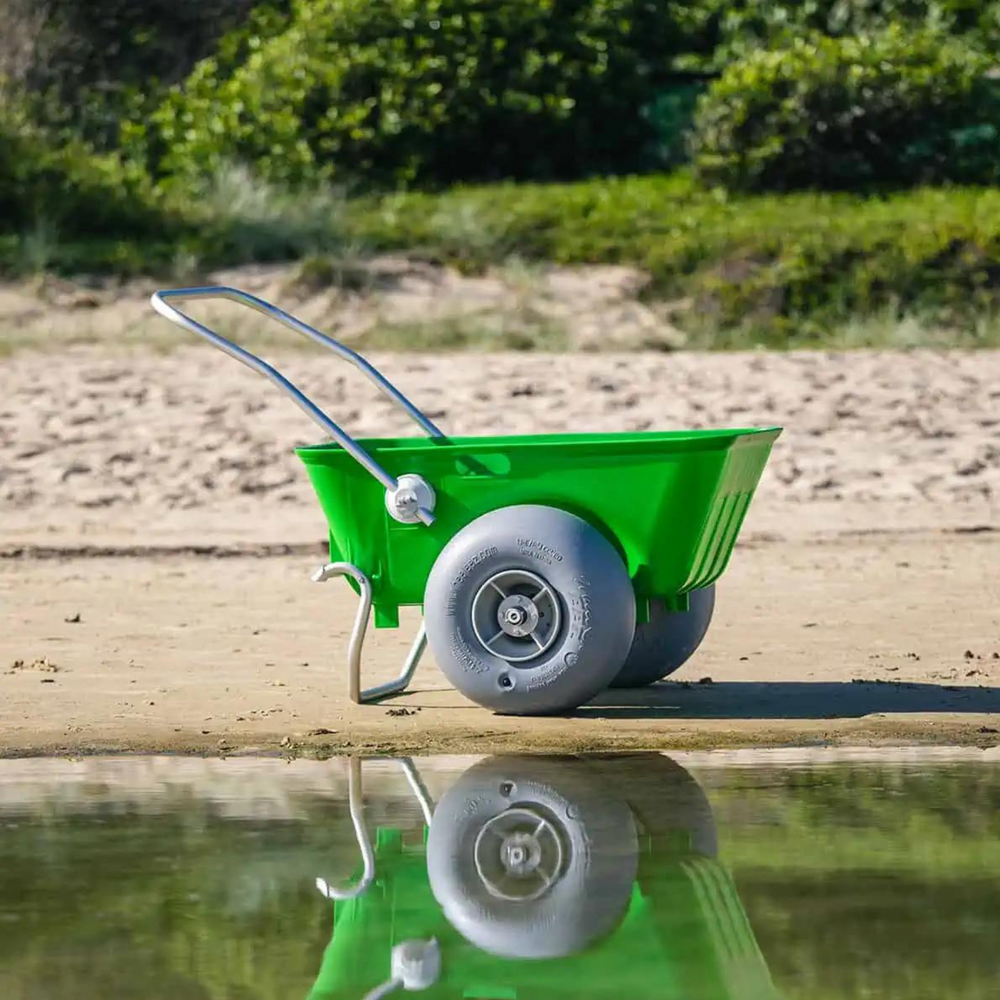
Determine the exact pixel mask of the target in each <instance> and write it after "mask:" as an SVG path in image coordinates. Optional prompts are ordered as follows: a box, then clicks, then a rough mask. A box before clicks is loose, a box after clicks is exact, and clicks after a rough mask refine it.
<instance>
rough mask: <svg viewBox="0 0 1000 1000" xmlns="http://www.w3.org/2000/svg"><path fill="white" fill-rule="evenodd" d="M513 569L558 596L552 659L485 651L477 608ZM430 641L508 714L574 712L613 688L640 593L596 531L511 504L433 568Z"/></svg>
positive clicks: (427, 604) (553, 513) (460, 682)
mask: <svg viewBox="0 0 1000 1000" xmlns="http://www.w3.org/2000/svg"><path fill="white" fill-rule="evenodd" d="M504 570H526V571H527V572H529V573H532V574H534V575H536V576H538V577H539V578H541V580H543V581H544V582H545V583H546V584H547V585H548V587H549V588H551V590H552V591H553V592H554V593H555V595H556V596H557V597H558V599H559V603H560V606H561V607H560V611H561V624H560V631H559V634H558V635H557V636H556V637H555V639H554V640H553V641H552V642H551V643H550V644H549V645H548V646H547V648H546V649H545V650H544V652H542V651H540V652H539V654H538V655H537V656H534V657H533V658H531V659H530V660H526V661H511V660H507V659H504V658H503V657H502V656H499V655H496V654H494V653H491V652H490V651H488V650H487V649H484V647H483V644H482V642H481V641H480V640H479V638H478V637H477V636H476V631H475V628H474V627H473V618H472V605H473V602H474V600H475V597H476V595H477V594H478V593H479V592H480V590H481V588H482V587H483V585H484V584H485V583H486V582H487V581H488V580H489V579H490V578H491V577H493V576H495V575H496V574H498V573H500V572H501V571H504ZM424 622H425V625H426V628H427V641H428V644H429V646H430V648H431V651H432V652H433V654H434V658H435V660H437V663H438V666H440V668H441V670H442V671H443V672H444V674H445V676H446V677H447V678H448V680H449V681H450V682H451V683H452V684H453V685H454V686H455V687H456V688H457V689H458V690H459V691H461V692H462V694H464V695H465V696H466V697H467V698H470V699H472V701H474V702H476V703H477V704H479V705H482V706H483V707H485V708H489V709H492V710H493V711H495V712H500V713H502V714H507V715H543V714H551V713H555V712H565V711H569V710H571V709H574V708H576V707H577V706H578V705H582V704H583V703H584V702H586V701H589V700H590V699H591V698H593V697H594V696H596V695H597V694H599V693H600V692H601V691H602V690H604V689H605V688H606V687H607V686H608V685H609V684H610V683H611V681H612V680H613V679H614V677H615V675H616V674H617V673H618V671H619V670H620V669H621V666H622V664H623V663H624V662H625V657H626V655H627V654H628V650H629V648H630V646H631V644H632V636H633V633H634V631H635V594H634V592H633V590H632V583H631V580H630V579H629V576H628V571H627V570H626V568H625V564H624V563H623V562H622V559H621V557H620V556H619V555H618V553H617V552H616V551H615V548H614V546H613V545H612V544H611V543H610V542H609V541H608V540H607V539H606V538H605V537H604V536H603V535H602V534H601V533H600V532H599V531H598V530H597V529H596V528H594V527H593V526H592V525H590V524H588V523H587V522H586V521H584V520H583V519H582V518H579V517H577V516H576V515H575V514H570V513H568V512H567V511H564V510H558V509H557V508H554V507H544V506H540V505H534V504H525V505H520V506H513V507H503V508H500V509H499V510H495V511H491V512H490V513H488V514H484V515H482V516H481V517H479V518H477V519H476V520H475V521H472V522H471V523H470V524H468V525H466V526H465V528H463V529H462V530H461V531H459V532H458V533H457V534H456V535H455V536H454V537H453V538H452V539H451V541H450V542H449V543H448V544H447V545H446V546H445V548H444V549H443V550H442V552H441V554H440V555H439V556H438V558H437V561H436V562H435V563H434V566H433V568H432V569H431V572H430V575H429V577H428V580H427V588H426V591H425V594H424Z"/></svg>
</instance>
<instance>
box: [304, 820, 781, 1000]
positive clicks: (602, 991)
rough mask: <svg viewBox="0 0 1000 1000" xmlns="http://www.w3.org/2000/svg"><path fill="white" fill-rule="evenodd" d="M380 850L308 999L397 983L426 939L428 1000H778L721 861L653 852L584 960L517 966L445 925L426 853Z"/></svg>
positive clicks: (344, 905)
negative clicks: (400, 961) (396, 970)
mask: <svg viewBox="0 0 1000 1000" xmlns="http://www.w3.org/2000/svg"><path fill="white" fill-rule="evenodd" d="M375 852H376V870H377V875H376V878H375V881H374V882H373V884H372V885H371V886H370V887H369V889H368V891H367V892H366V893H365V894H364V895H362V896H360V897H359V898H357V899H351V900H344V901H339V902H337V903H335V904H334V928H333V938H332V940H331V942H330V944H329V946H328V947H327V949H326V952H325V954H324V957H323V965H322V968H321V970H320V973H319V976H318V978H317V980H316V984H315V986H314V987H313V990H312V992H311V993H310V995H309V1000H357V998H360V997H362V996H364V994H365V993H366V992H367V991H368V990H371V989H372V988H373V987H375V986H377V985H378V984H379V983H381V982H384V981H385V980H387V979H388V978H389V973H390V969H389V955H390V951H391V948H392V946H393V945H395V944H397V943H399V942H400V941H404V940H407V939H414V938H430V937H436V938H437V940H438V942H439V943H440V946H441V954H442V978H441V980H440V981H439V982H438V983H437V984H436V985H434V986H432V987H430V988H429V989H427V990H426V991H424V992H422V993H421V994H420V995H421V996H425V997H427V1000H445V998H462V997H464V998H487V1000H506V998H511V1000H513V998H518V1000H528V998H533V997H538V998H545V997H560V996H562V997H566V998H571V997H572V998H574V1000H575V998H577V997H580V996H581V995H586V996H587V997H588V998H590V997H593V998H597V997H607V998H609V1000H620V998H621V997H636V998H638V997H650V998H653V997H655V998H657V1000H775V997H776V994H775V992H774V989H773V987H772V985H771V981H770V976H769V974H768V971H767V968H766V965H765V964H764V960H763V957H762V956H761V954H760V951H759V949H758V947H757V944H756V942H755V940H754V937H753V932H752V931H751V929H750V926H749V924H748V923H747V920H746V916H745V914H744V912H743V908H742V906H741V904H740V901H739V898H738V897H737V895H736V890H735V888H734V886H733V884H732V881H731V880H730V878H729V876H728V875H727V874H726V872H725V871H724V869H723V868H722V867H721V866H720V865H719V864H718V862H716V861H715V860H712V859H707V858H699V857H696V856H691V855H686V856H685V854H678V853H676V852H674V853H672V854H665V853H663V852H662V851H657V852H656V853H653V851H652V849H651V848H650V847H649V846H648V845H647V848H646V850H645V851H644V852H643V855H642V856H641V857H640V862H639V877H638V879H637V881H636V883H635V886H634V888H633V891H632V897H631V900H630V902H629V904H628V909H627V911H626V913H625V915H624V917H623V918H622V920H621V922H620V923H619V924H618V926H617V927H616V928H615V929H614V930H613V931H612V932H611V933H610V934H609V935H607V936H606V937H604V938H603V939H602V940H599V941H597V942H596V943H594V944H592V945H591V946H590V947H589V948H588V949H587V950H585V951H583V952H581V953H579V954H575V955H568V956H565V957H562V958H552V959H542V960H526V961H521V962H512V961H511V960H509V959H498V958H495V957H494V956H492V955H489V954H487V953H486V952H484V951H481V950H480V949H478V948H476V947H475V946H474V945H472V944H470V943H468V942H467V941H466V940H464V939H463V938H462V937H461V936H460V935H459V934H458V932H457V931H455V930H454V929H453V928H452V927H451V926H450V925H449V923H448V922H447V920H446V919H445V918H444V916H443V915H442V913H441V910H440V908H439V907H438V904H437V902H436V901H435V899H434V896H433V894H432V892H431V889H430V886H429V884H428V880H427V869H426V864H425V861H424V854H423V851H422V850H421V849H420V848H419V846H413V845H410V846H407V845H405V843H404V838H403V835H402V834H401V833H400V831H398V830H393V829H385V828H381V829H379V830H378V833H377V837H376V844H375ZM584 984H585V986H586V989H585V990H583V986H584Z"/></svg>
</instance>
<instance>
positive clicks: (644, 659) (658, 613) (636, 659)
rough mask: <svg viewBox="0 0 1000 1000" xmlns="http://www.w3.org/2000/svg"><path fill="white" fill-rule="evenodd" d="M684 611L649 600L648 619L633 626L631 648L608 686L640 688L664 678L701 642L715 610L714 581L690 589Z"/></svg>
mask: <svg viewBox="0 0 1000 1000" xmlns="http://www.w3.org/2000/svg"><path fill="white" fill-rule="evenodd" d="M689 598H690V600H689V606H688V610H687V611H668V610H667V608H666V606H665V605H664V603H663V602H662V601H657V600H653V601H650V602H649V621H648V622H645V623H643V624H642V625H637V626H636V629H635V637H634V638H633V640H632V648H631V649H630V650H629V653H628V657H627V658H626V659H625V663H624V664H623V665H622V668H621V670H620V671H619V672H618V675H617V676H616V677H615V678H614V680H613V681H612V682H611V687H616V688H627V687H643V686H644V685H646V684H653V683H655V682H656V681H658V680H662V679H663V678H664V677H668V676H669V675H670V674H672V673H674V671H676V670H680V668H681V667H682V666H684V664H685V663H687V661H688V660H689V659H691V657H692V656H694V654H695V652H696V651H697V649H698V647H699V646H700V645H701V642H702V640H703V639H704V638H705V634H706V633H707V632H708V626H709V625H710V624H711V621H712V615H713V613H714V611H715V584H714V583H713V584H710V585H709V586H707V587H704V588H702V589H701V590H692V591H691V593H690V595H689Z"/></svg>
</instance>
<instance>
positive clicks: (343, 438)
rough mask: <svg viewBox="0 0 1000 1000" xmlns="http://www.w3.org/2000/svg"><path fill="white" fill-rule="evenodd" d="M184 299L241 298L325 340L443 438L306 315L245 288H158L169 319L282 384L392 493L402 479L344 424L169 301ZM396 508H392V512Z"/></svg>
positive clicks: (408, 499)
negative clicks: (302, 317)
mask: <svg viewBox="0 0 1000 1000" xmlns="http://www.w3.org/2000/svg"><path fill="white" fill-rule="evenodd" d="M173 299H177V300H183V299H229V300H231V301H233V302H237V303H239V304H240V305H244V306H249V307H250V308H251V309H254V310H256V311H257V312H259V313H262V314H263V315H264V316H267V317H268V318H269V319H273V320H277V321H278V322H279V323H281V324H283V325H284V326H287V327H288V328H289V329H291V330H294V331H295V332H296V333H301V334H302V335H303V336H306V337H309V338H310V339H311V340H315V341H316V343H318V344H322V346H323V347H326V348H327V349H328V350H331V351H333V352H334V354H336V355H338V356H339V357H341V358H343V359H344V360H345V361H349V362H350V363H351V364H352V365H354V366H355V367H356V368H359V369H360V370H361V371H362V372H363V373H364V374H365V375H366V376H367V377H368V379H370V380H371V381H372V382H374V383H375V385H376V386H377V387H378V389H379V390H380V391H381V392H383V393H384V394H385V395H386V396H388V397H389V398H390V399H391V400H392V401H393V402H394V403H396V404H397V405H398V406H400V407H402V409H403V410H405V411H406V413H407V414H408V415H409V416H410V417H411V418H412V419H413V420H415V421H416V422H417V423H418V424H419V425H420V426H421V427H422V428H423V429H424V430H425V431H426V432H427V433H428V434H429V435H430V436H431V437H444V435H443V434H442V432H441V431H440V430H439V429H438V428H437V427H436V426H435V425H434V424H433V423H432V422H431V421H430V420H429V419H428V418H427V417H425V416H424V414H423V413H421V412H420V410H418V409H417V408H416V407H415V406H414V405H413V404H412V403H411V402H410V401H409V400H408V399H407V398H406V397H405V396H404V395H403V394H402V393H401V392H400V391H399V390H398V389H397V388H396V387H395V386H394V385H393V384H392V383H391V382H390V381H388V379H386V378H385V377H384V376H383V375H382V373H381V372H379V371H378V369H377V368H374V367H373V366H372V365H371V364H369V363H368V362H367V361H366V360H365V359H364V358H363V357H361V355H360V354H357V353H356V352H355V351H352V350H351V349H350V348H349V347H346V346H345V345H344V344H341V343H340V342H339V341H336V340H334V339H333V338H332V337H328V336H326V334H323V333H320V332H319V330H316V329H314V328H313V327H311V326H309V325H308V324H307V323H303V322H302V320H299V319H296V318H295V317H294V316H292V315H290V314H289V313H286V312H285V311H284V310H282V309H279V308H278V307H277V306H273V305H271V303H270V302H265V301H264V300H263V299H259V298H257V296H256V295H251V294H250V293H249V292H242V291H240V290H239V289H237V288H225V287H222V286H208V287H205V288H175V289H170V290H168V291H161V292H155V293H154V294H153V296H152V298H151V299H150V301H151V302H152V305H153V308H154V309H155V310H156V311H157V312H158V313H159V314H160V315H161V316H163V317H165V318H166V319H169V320H170V321H171V322H172V323H176V324H177V325H178V326H180V327H183V328H184V329H185V330H189V331H190V332H191V333H197V334H198V335H199V336H201V337H204V338H205V339H206V340H207V341H208V342H209V343H210V344H212V345H213V346H214V347H217V348H218V349H219V350H220V351H223V352H224V353H226V354H228V355H229V356H230V357H232V358H235V359H236V360H237V361H239V362H240V363H241V364H244V365H246V366H247V367H248V368H252V369H253V370H254V371H255V372H258V373H259V374H260V375H263V376H264V377H265V378H266V379H269V380H270V381H271V382H273V383H274V384H275V385H276V386H277V387H278V388H279V389H281V390H282V391H283V392H284V393H285V394H286V395H288V396H289V397H291V399H292V401H293V402H294V403H295V404H296V406H298V407H299V408H300V409H301V410H302V411H303V412H304V413H305V414H306V415H307V416H309V417H310V418H311V419H312V420H314V421H315V422H316V423H317V424H319V426H320V427H322V428H323V430H324V431H326V433H327V434H329V435H330V437H331V438H333V440H334V441H336V442H337V444H339V445H340V446H341V448H343V449H344V451H346V452H347V453H348V454H349V455H351V456H352V457H353V458H354V459H355V460H356V461H357V462H358V463H360V464H361V465H362V466H363V467H364V468H365V469H367V470H368V471H369V472H370V473H371V474H372V475H373V476H374V477H375V478H376V479H377V480H378V481H379V482H380V483H381V484H382V485H383V486H384V487H385V488H386V489H387V490H388V491H389V492H390V493H392V494H395V493H396V491H397V490H399V489H400V484H399V482H398V481H397V480H396V477H395V476H393V475H391V474H390V473H388V472H387V471H386V470H385V469H383V468H382V466H381V465H379V464H378V462H376V461H375V459H373V458H372V457H371V455H369V454H368V452H367V451H365V450H364V448H362V447H361V445H359V444H358V442H357V441H355V440H354V438H352V437H351V436H350V434H348V433H347V432H346V431H345V430H343V428H341V427H340V426H339V425H338V424H336V423H334V422H333V421H332V420H331V419H330V418H329V417H328V416H327V415H326V414H325V413H324V412H323V411H322V410H321V409H320V408H319V407H318V406H317V405H316V404H315V403H314V402H313V401H312V400H311V399H309V397H308V396H306V395H305V394H304V393H303V392H301V391H300V390H299V389H298V388H297V387H296V386H295V385H293V384H292V383H291V382H290V381H289V380H288V379H287V378H285V376H284V375H282V374H281V373H280V372H279V371H278V370H277V369H276V368H274V367H273V366H272V365H269V364H268V363H267V362H266V361H263V360H261V359H260V358H258V357H257V355H255V354H251V353H250V351H248V350H246V349H245V348H243V347H240V346H238V345H237V344H234V343H233V342H232V341H231V340H227V339H226V338H225V337H223V336H222V335H221V334H218V333H216V332H215V331H214V330H211V329H209V328H208V327H207V326H205V325H204V324H202V323H199V322H198V321H197V320H195V319H192V318H191V317H190V316H188V315H187V313H184V312H181V310H180V309H178V308H177V307H176V306H174V305H173V304H172V303H171V302H170V301H169V300H173ZM412 492H413V490H412V487H411V488H410V489H409V490H408V492H407V494H406V496H405V497H401V498H399V499H400V500H401V501H402V502H403V503H404V504H405V503H409V504H410V505H411V506H412V502H413V497H412V496H411V495H410V494H411V493H412ZM391 512H392V509H391V508H390V513H391ZM413 520H420V521H423V522H424V524H430V523H432V522H433V520H434V515H433V513H432V511H431V510H430V509H428V508H427V507H426V506H421V507H419V508H417V509H416V510H415V511H414V516H413Z"/></svg>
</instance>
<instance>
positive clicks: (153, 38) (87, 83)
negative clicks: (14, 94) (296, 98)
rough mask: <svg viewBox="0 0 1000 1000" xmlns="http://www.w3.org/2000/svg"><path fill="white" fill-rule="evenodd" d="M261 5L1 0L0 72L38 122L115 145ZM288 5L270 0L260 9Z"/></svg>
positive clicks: (202, 0)
mask: <svg viewBox="0 0 1000 1000" xmlns="http://www.w3.org/2000/svg"><path fill="white" fill-rule="evenodd" d="M254 7H255V2H254V0H144V2H143V3H135V2H134V0H102V2H101V3H92V2H88V0H0V24H3V26H4V31H3V33H0V74H3V75H6V76H7V77H8V78H9V79H10V81H11V82H12V83H13V84H14V85H16V86H17V88H18V89H19V90H21V91H22V92H23V93H24V94H26V95H28V96H29V97H30V99H31V102H32V105H33V108H34V112H35V117H36V120H37V121H38V122H40V123H42V124H44V125H46V126H47V127H49V128H52V127H56V126H59V127H64V128H66V129H68V130H69V131H71V132H72V133H74V134H78V135H80V136H82V137H83V138H84V139H86V140H87V141H89V142H93V143H95V144H96V145H98V146H99V147H100V148H103V149H110V148H115V146H116V144H117V142H118V132H119V126H120V124H121V122H122V120H123V119H127V118H128V117H130V116H137V117H141V116H142V115H143V114H144V113H145V111H147V110H149V109H150V108H151V107H152V103H151V102H154V101H156V100H158V99H159V96H160V95H161V93H162V88H163V87H165V86H167V85H170V84H174V83H178V82H180V81H181V80H183V79H184V78H185V77H186V76H187V75H188V73H190V72H191V70H192V68H193V67H194V66H195V64H196V63H197V62H198V61H199V60H201V59H203V58H205V57H207V56H208V55H210V54H212V53H213V52H214V51H215V49H216V46H217V44H218V43H219V40H220V38H221V37H222V36H224V35H225V34H226V33H227V32H230V31H233V32H234V39H233V42H231V43H230V44H231V45H233V44H234V43H236V42H237V40H238V38H239V37H240V32H241V31H243V30H245V29H244V28H243V27H241V26H243V25H245V23H246V22H247V20H248V18H250V17H251V15H252V12H253V11H254ZM286 7H287V2H286V0H272V2H271V3H268V4H266V5H264V6H263V7H262V8H261V9H260V12H259V13H254V14H253V17H254V18H256V19H257V20H260V19H261V17H262V16H264V15H269V16H271V17H272V18H273V17H274V16H276V15H279V14H280V13H281V10H282V9H283V8H286ZM237 44H238V43H237Z"/></svg>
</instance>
